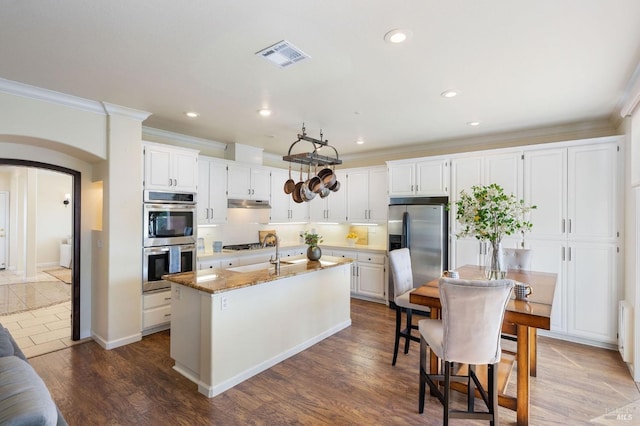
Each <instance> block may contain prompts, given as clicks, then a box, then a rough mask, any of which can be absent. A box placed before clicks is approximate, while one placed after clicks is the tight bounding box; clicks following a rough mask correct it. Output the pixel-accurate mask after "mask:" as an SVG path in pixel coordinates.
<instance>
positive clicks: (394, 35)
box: [384, 28, 413, 44]
mask: <svg viewBox="0 0 640 426" xmlns="http://www.w3.org/2000/svg"><path fill="white" fill-rule="evenodd" d="M411 36H413V33H412V32H411V30H405V29H401V28H398V29H395V30H391V31H389V32H388V33H386V34H385V35H384V41H386V42H387V43H394V44H398V43H404V42H405V41H408V40H409V39H411Z"/></svg>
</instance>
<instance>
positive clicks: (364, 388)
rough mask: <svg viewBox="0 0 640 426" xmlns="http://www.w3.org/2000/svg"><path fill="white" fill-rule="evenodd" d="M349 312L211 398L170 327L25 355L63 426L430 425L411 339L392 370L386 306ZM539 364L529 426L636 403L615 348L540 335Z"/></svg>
mask: <svg viewBox="0 0 640 426" xmlns="http://www.w3.org/2000/svg"><path fill="white" fill-rule="evenodd" d="M351 312H352V315H351V318H352V322H353V325H352V326H351V327H349V328H348V329H345V330H343V331H341V332H339V333H337V334H336V335H334V336H332V337H330V338H328V339H326V340H324V341H322V342H320V343H319V344H317V345H315V346H313V347H312V348H310V349H308V350H306V351H304V352H302V353H300V354H298V355H296V356H294V357H292V358H290V359H288V360H286V361H284V362H282V363H280V364H278V365H276V366H274V367H273V368H271V369H269V370H267V371H265V372H263V373H261V374H259V375H257V376H255V377H253V378H251V379H249V380H247V381H245V382H243V383H241V384H239V385H238V386H236V387H234V388H232V389H230V390H228V391H227V392H225V393H223V394H221V395H219V396H217V397H215V398H206V397H205V396H203V395H201V394H199V393H198V391H197V388H196V385H195V384H193V383H192V382H190V381H189V380H187V379H186V378H184V377H182V376H181V375H179V374H178V373H176V372H175V371H174V370H173V369H172V368H171V367H172V366H173V362H172V360H171V358H170V357H169V339H170V335H169V332H162V333H156V334H154V335H151V336H148V337H145V338H144V339H143V340H142V341H141V342H139V343H135V344H131V345H127V346H124V347H121V348H117V349H113V350H109V351H107V350H104V349H102V348H101V347H100V346H98V345H97V344H96V343H94V342H88V343H84V344H81V345H78V346H74V347H71V348H68V349H64V350H61V351H58V352H53V353H49V354H46V355H41V356H38V357H35V358H31V359H30V360H29V361H30V362H31V364H32V365H33V367H34V368H35V370H36V371H37V372H38V373H40V375H41V377H42V378H43V380H44V381H45V382H46V384H47V386H48V387H49V390H50V391H51V394H52V396H53V398H54V400H55V401H56V403H57V404H58V406H59V407H60V410H61V411H62V413H63V414H64V416H65V417H66V419H67V421H68V422H69V424H70V425H88V424H91V425H94V424H95V425H102V424H109V425H133V424H135V425H165V424H171V425H208V424H216V425H245V424H252V425H292V424H300V425H316V424H330V425H374V424H375V425H407V424H434V425H435V424H441V422H442V408H441V406H440V404H439V403H438V402H437V400H435V399H433V398H430V397H428V400H427V402H426V404H425V413H424V414H422V415H420V414H418V397H417V395H418V365H419V359H418V358H419V357H418V352H419V348H418V345H417V344H415V343H414V344H412V347H411V350H410V352H409V354H408V355H399V357H398V362H397V364H396V366H395V367H392V366H391V358H392V350H393V330H394V320H395V317H394V314H393V311H391V310H390V309H389V308H388V307H386V306H384V305H379V304H375V303H369V302H363V301H359V300H355V299H352V305H351ZM274 332H277V331H274ZM247 338H250V336H247ZM256 350H260V348H256ZM538 365H539V366H538V377H536V378H532V380H531V385H532V397H531V401H532V404H531V406H532V409H531V424H532V425H547V424H566V425H575V424H585V423H588V422H589V420H590V419H593V418H595V417H598V416H602V415H603V414H606V412H607V410H612V409H615V408H618V407H621V406H624V405H626V404H628V403H630V402H632V401H635V400H638V399H640V393H638V390H637V388H636V386H635V383H634V382H633V380H632V379H631V377H630V375H629V373H628V371H627V369H626V367H625V365H624V363H623V362H622V361H621V359H620V356H619V354H618V353H617V352H615V351H610V350H605V349H598V348H592V347H587V346H582V345H577V344H573V343H568V342H563V341H559V340H554V339H549V338H540V339H539V364H538ZM513 378H515V374H514V375H513V376H512V382H513ZM510 391H515V387H514V384H513V383H512V384H510ZM500 421H501V423H502V424H515V413H514V412H512V411H509V410H507V409H504V408H502V407H501V408H500ZM452 424H464V425H467V424H476V423H471V422H468V421H458V422H457V423H455V422H452ZM477 424H487V423H486V422H480V423H477Z"/></svg>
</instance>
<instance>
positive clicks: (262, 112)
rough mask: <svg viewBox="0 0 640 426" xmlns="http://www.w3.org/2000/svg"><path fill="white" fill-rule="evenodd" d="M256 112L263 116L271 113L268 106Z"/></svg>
mask: <svg viewBox="0 0 640 426" xmlns="http://www.w3.org/2000/svg"><path fill="white" fill-rule="evenodd" d="M258 114H260V115H261V116H263V117H269V116H270V115H271V110H270V109H268V108H262V109H260V110H258Z"/></svg>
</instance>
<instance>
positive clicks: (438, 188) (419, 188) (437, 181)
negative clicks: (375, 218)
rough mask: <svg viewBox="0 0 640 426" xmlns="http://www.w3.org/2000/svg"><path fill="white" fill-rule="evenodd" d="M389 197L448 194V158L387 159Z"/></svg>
mask: <svg viewBox="0 0 640 426" xmlns="http://www.w3.org/2000/svg"><path fill="white" fill-rule="evenodd" d="M387 164H388V185H389V197H413V196H423V197H433V196H446V195H449V181H450V175H451V174H450V172H449V159H423V160H413V161H389V162H388V163H387Z"/></svg>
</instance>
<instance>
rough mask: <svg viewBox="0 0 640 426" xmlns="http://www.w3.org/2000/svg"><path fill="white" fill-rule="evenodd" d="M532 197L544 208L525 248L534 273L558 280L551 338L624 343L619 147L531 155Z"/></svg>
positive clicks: (528, 182)
mask: <svg viewBox="0 0 640 426" xmlns="http://www.w3.org/2000/svg"><path fill="white" fill-rule="evenodd" d="M524 157H525V162H524V182H525V185H524V198H525V202H526V203H527V204H533V205H536V206H537V208H536V209H535V210H533V211H532V212H531V222H532V223H533V229H532V231H531V232H530V233H528V234H526V235H525V245H526V246H527V247H529V248H531V249H532V250H533V253H532V268H533V269H535V270H538V271H542V272H553V273H557V274H558V282H557V285H556V294H555V298H554V304H553V311H552V317H551V326H552V327H551V332H552V333H557V334H558V335H560V336H561V337H562V336H566V337H567V338H569V339H572V340H578V341H584V342H585V343H596V344H609V345H610V344H613V343H615V342H616V321H617V294H618V288H619V283H618V281H619V279H620V277H619V276H618V274H617V271H618V270H619V269H620V260H619V254H618V247H619V245H618V244H619V242H618V230H617V226H618V225H617V223H618V220H617V218H618V215H619V212H620V208H621V207H620V205H619V203H618V200H619V197H618V194H619V185H620V182H621V177H620V176H621V173H622V168H623V165H622V160H621V158H620V154H619V153H618V144H617V141H616V140H614V139H612V140H609V141H604V142H602V143H591V144H584V145H572V146H568V147H559V148H552V149H541V150H531V151H527V152H525V155H524Z"/></svg>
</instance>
